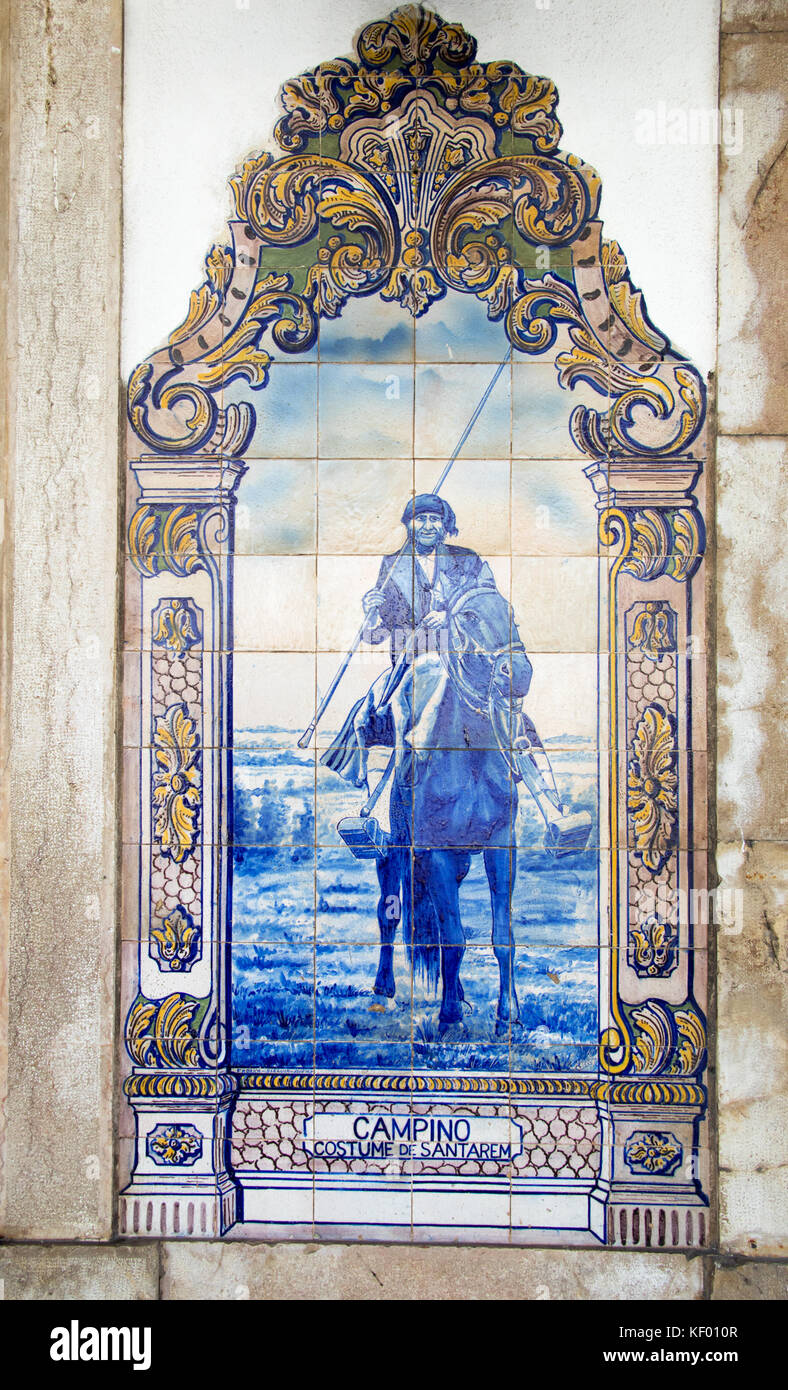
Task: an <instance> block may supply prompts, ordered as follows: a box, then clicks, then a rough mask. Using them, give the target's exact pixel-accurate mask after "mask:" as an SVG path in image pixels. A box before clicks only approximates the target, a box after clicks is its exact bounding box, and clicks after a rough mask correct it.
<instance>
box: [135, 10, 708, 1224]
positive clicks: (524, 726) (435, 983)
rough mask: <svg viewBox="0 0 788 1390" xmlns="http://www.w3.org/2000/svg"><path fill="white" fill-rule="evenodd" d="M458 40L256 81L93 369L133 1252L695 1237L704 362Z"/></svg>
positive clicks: (519, 93)
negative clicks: (116, 521)
mask: <svg viewBox="0 0 788 1390" xmlns="http://www.w3.org/2000/svg"><path fill="white" fill-rule="evenodd" d="M475 55H476V44H475V40H474V39H473V38H472V36H470V35H469V34H467V33H466V32H465V30H464V29H463V28H462V27H461V26H460V25H456V24H449V23H445V22H444V21H443V20H442V19H441V18H440V16H438V15H437V14H435V13H434V12H433V11H431V10H429V9H426V8H424V7H420V6H419V7H414V6H409V7H405V8H402V9H400V10H396V11H394V12H393V13H392V14H390V15H389V16H388V17H385V18H384V19H382V20H381V21H380V22H379V23H375V24H370V25H368V26H367V27H366V28H364V29H363V30H362V32H361V33H360V35H359V37H358V40H357V44H356V54H355V57H354V58H353V59H352V60H344V59H343V60H340V61H338V62H327V63H326V64H323V65H321V66H319V67H318V68H317V69H316V70H315V71H314V72H312V73H309V74H305V75H303V76H301V77H298V78H295V79H294V80H292V81H288V82H287V84H286V85H285V86H284V87H283V89H282V94H281V100H282V108H283V114H282V117H281V119H280V121H279V124H278V126H277V128H276V140H277V142H278V146H279V148H278V151H277V152H276V153H274V152H272V151H264V152H263V153H261V154H259V155H256V156H254V157H252V158H250V159H248V160H247V161H246V162H245V163H244V164H243V166H242V167H241V168H240V169H239V170H238V172H237V173H236V174H235V175H233V177H232V178H231V180H230V183H231V187H232V191H233V196H234V200H235V212H234V215H233V217H232V219H231V221H230V223H229V225H228V229H227V234H226V237H225V238H224V239H223V240H222V241H221V242H220V243H218V244H217V245H216V246H214V247H213V248H212V249H211V250H210V251H209V253H208V256H207V258H206V279H205V281H204V283H203V284H202V285H201V286H200V288H199V289H198V290H196V291H195V292H194V294H193V295H192V298H191V302H190V305H189V312H188V315H187V317H186V319H185V321H184V322H183V324H182V325H181V326H180V327H179V328H177V329H176V330H175V331H174V332H173V333H172V334H171V336H170V339H169V341H168V343H167V345H166V346H165V347H164V348H162V349H160V350H159V351H157V352H154V353H153V354H152V355H151V356H150V357H149V358H147V359H146V360H145V361H144V362H142V363H141V364H140V365H139V366H138V367H137V369H136V370H135V371H134V373H133V374H132V376H131V379H130V381H129V388H128V464H129V470H130V480H131V495H132V503H131V508H130V515H129V522H128V555H129V564H130V572H131V573H132V574H133V576H134V578H133V581H132V582H131V583H130V584H129V612H128V621H127V633H128V634H129V639H128V647H127V652H126V656H125V675H124V682H125V685H124V688H125V692H126V707H125V720H124V750H125V751H124V764H125V786H124V807H125V811H124V814H125V816H126V825H125V826H124V842H125V845H126V851H125V853H126V864H125V871H124V885H125V890H124V903H125V909H124V910H125V914H126V921H125V922H124V932H125V935H126V939H127V940H129V942H131V941H134V942H136V949H132V948H131V946H130V947H129V949H128V950H127V952H126V955H125V979H124V998H125V999H126V1000H128V1001H130V1002H129V1004H128V1010H127V1019H126V1028H125V1049H126V1050H125V1082H124V1093H125V1097H126V1101H127V1104H128V1107H129V1113H128V1116H127V1118H128V1119H129V1121H130V1122H131V1128H132V1129H133V1131H134V1133H135V1135H136V1140H135V1144H136V1153H135V1159H134V1163H133V1167H132V1169H131V1172H130V1173H129V1175H128V1181H127V1182H126V1183H125V1185H124V1187H123V1191H122V1193H121V1227H122V1229H123V1230H124V1231H125V1232H126V1233H127V1234H138V1235H142V1236H145V1235H150V1234H151V1233H156V1234H167V1235H171V1234H173V1233H178V1234H181V1235H184V1236H189V1235H197V1236H201V1235H205V1234H206V1233H211V1234H216V1235H223V1234H226V1233H228V1232H233V1233H234V1234H237V1233H238V1232H242V1233H243V1234H245V1235H248V1236H250V1237H254V1236H259V1237H260V1238H266V1237H270V1236H271V1234H272V1233H274V1232H276V1233H281V1232H282V1231H289V1232H291V1233H293V1234H295V1235H304V1234H309V1235H315V1236H318V1237H319V1236H325V1237H330V1236H336V1235H337V1234H341V1235H344V1236H354V1237H356V1236H368V1237H371V1238H381V1237H384V1238H392V1239H404V1240H411V1239H418V1240H430V1239H446V1238H455V1237H458V1238H461V1239H467V1240H477V1239H485V1240H497V1241H501V1242H509V1241H519V1242H524V1243H527V1242H529V1241H532V1242H535V1241H538V1240H539V1239H542V1238H544V1236H545V1233H546V1232H547V1231H549V1232H550V1239H551V1240H553V1241H555V1240H556V1239H563V1240H565V1241H566V1242H568V1243H577V1244H595V1243H607V1244H635V1245H638V1244H640V1245H648V1244H653V1245H661V1246H690V1247H695V1246H699V1245H702V1244H703V1243H704V1240H705V1233H706V1231H707V1229H708V1224H707V1209H708V1203H709V1194H708V1176H707V1174H706V1171H705V1166H704V1164H705V1157H704V1156H705V1153H706V1149H707V1139H706V1129H705V1124H706V1119H705V1117H706V1079H705V1065H706V1033H705V1026H706V1025H705V1002H706V1001H705V978H706V975H705V946H706V940H705V935H704V930H703V929H704V926H705V921H706V918H705V917H703V916H702V915H701V916H700V917H699V915H698V912H697V911H696V910H695V909H694V908H693V904H694V903H696V904H697V905H702V904H703V902H705V888H706V880H705V859H704V855H703V853H702V850H703V847H704V846H705V843H706V841H705V824H704V818H705V802H704V798H703V795H702V784H703V773H704V769H705V761H704V754H703V749H704V747H705V742H704V737H703V735H704V732H705V711H704V703H703V701H704V685H705V681H704V676H703V672H704V662H703V653H704V651H705V641H704V632H703V627H702V615H703V611H704V605H703V601H702V599H703V553H704V525H703V496H704V478H703V463H704V442H703V441H704V426H705V388H704V384H703V382H702V380H701V378H700V376H699V374H698V372H697V371H696V370H695V368H694V367H693V366H692V365H691V363H689V362H688V361H687V360H686V359H685V358H684V357H682V356H680V355H679V354H677V353H674V352H673V350H672V348H671V346H670V342H669V340H668V338H667V337H666V336H665V335H664V334H663V333H662V332H661V331H659V330H658V329H657V328H656V327H655V326H654V325H653V324H652V323H651V321H650V319H649V318H648V315H647V312H646V309H645V306H644V302H643V298H642V296H641V294H640V292H639V291H638V290H636V289H635V288H634V287H633V285H632V283H631V280H630V277H629V272H628V268H627V263H626V259H625V257H624V254H623V252H622V250H621V248H620V246H619V244H618V243H617V242H616V241H614V240H612V239H609V238H607V237H606V236H605V235H604V234H603V228H602V223H601V221H600V220H599V217H598V207H599V197H600V181H599V177H598V175H597V174H596V173H595V171H594V170H593V169H591V168H590V167H589V166H588V165H587V164H585V163H583V161H582V160H581V159H580V158H578V157H576V156H575V155H572V154H568V153H566V152H563V151H562V150H560V148H559V139H560V134H561V131H560V127H559V125H558V121H557V117H556V103H557V93H556V91H555V88H554V86H553V84H552V83H551V82H550V81H549V80H548V79H547V78H541V77H539V78H535V77H530V76H528V75H527V74H525V73H523V72H522V71H521V70H520V69H519V67H517V66H516V64H514V63H513V62H510V61H506V62H505V63H499V64H495V63H493V64H477V63H476V61H475Z"/></svg>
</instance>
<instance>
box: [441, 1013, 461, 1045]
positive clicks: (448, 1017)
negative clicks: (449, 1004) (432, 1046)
mask: <svg viewBox="0 0 788 1390" xmlns="http://www.w3.org/2000/svg"><path fill="white" fill-rule="evenodd" d="M460 1030H462V1031H463V1033H464V1028H463V1018H462V1009H461V1008H460V1009H456V1010H455V1009H452V1011H451V1013H442V1014H441V1016H440V1018H439V1019H438V1037H439V1038H441V1039H443V1038H445V1037H446V1035H447V1034H448V1033H450V1032H458V1031H460Z"/></svg>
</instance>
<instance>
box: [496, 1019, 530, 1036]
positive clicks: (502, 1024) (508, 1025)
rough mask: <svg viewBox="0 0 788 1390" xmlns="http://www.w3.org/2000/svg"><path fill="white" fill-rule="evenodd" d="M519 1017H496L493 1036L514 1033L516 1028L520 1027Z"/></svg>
mask: <svg viewBox="0 0 788 1390" xmlns="http://www.w3.org/2000/svg"><path fill="white" fill-rule="evenodd" d="M522 1026H523V1025H522V1023H521V1022H520V1020H519V1018H496V1020H495V1036H496V1038H505V1037H508V1035H509V1033H514V1032H515V1031H516V1030H517V1029H522Z"/></svg>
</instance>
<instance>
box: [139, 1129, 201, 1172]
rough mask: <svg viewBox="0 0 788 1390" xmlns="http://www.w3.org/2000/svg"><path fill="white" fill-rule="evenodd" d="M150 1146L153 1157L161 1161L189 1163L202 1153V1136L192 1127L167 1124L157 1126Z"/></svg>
mask: <svg viewBox="0 0 788 1390" xmlns="http://www.w3.org/2000/svg"><path fill="white" fill-rule="evenodd" d="M148 1147H149V1150H150V1154H151V1157H152V1158H154V1159H157V1160H158V1161H159V1162H161V1163H175V1164H180V1163H188V1162H189V1161H190V1160H191V1161H192V1162H193V1161H194V1159H196V1158H199V1156H200V1154H201V1153H202V1138H201V1137H200V1135H199V1134H196V1133H195V1132H194V1131H193V1130H191V1129H183V1128H182V1127H181V1126H180V1125H167V1126H166V1127H164V1128H157V1130H156V1131H155V1132H154V1133H153V1134H152V1135H151V1137H150V1140H149V1143H148Z"/></svg>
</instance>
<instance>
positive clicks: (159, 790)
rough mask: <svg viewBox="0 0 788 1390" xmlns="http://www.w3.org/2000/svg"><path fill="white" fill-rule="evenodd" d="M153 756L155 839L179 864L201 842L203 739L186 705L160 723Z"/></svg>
mask: <svg viewBox="0 0 788 1390" xmlns="http://www.w3.org/2000/svg"><path fill="white" fill-rule="evenodd" d="M153 754H154V758H155V764H156V771H155V772H154V774H153V792H152V801H153V834H154V839H155V842H156V843H157V844H158V845H159V847H160V849H161V851H162V853H163V854H167V855H169V857H170V858H171V859H173V860H175V861H176V863H179V862H180V861H181V860H182V859H183V858H184V856H185V855H186V854H188V853H189V851H190V850H191V849H192V848H193V846H194V844H195V841H196V839H197V818H198V814H199V808H200V804H201V778H200V738H199V734H198V733H197V727H196V725H195V722H194V720H193V719H192V718H190V716H189V713H188V709H187V706H186V705H185V704H183V703H182V702H179V703H177V704H174V705H171V706H170V708H169V709H168V710H167V712H166V714H165V715H164V716H163V718H160V719H157V720H156V725H155V728H154V733H153Z"/></svg>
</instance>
